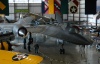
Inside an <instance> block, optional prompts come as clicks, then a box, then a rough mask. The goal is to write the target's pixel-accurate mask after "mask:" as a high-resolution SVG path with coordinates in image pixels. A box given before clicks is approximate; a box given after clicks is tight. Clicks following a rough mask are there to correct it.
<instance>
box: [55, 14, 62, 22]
mask: <svg viewBox="0 0 100 64" xmlns="http://www.w3.org/2000/svg"><path fill="white" fill-rule="evenodd" d="M55 18H56V20H57V22H58V23H63V19H62V16H61V14H59V13H58V12H56V13H55Z"/></svg>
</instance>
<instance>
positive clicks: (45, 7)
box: [41, 0, 49, 14]
mask: <svg viewBox="0 0 100 64" xmlns="http://www.w3.org/2000/svg"><path fill="white" fill-rule="evenodd" d="M41 6H42V7H41V9H42V14H48V10H49V7H48V0H43V1H42V3H41Z"/></svg>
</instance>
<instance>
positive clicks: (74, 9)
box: [69, 0, 79, 14]
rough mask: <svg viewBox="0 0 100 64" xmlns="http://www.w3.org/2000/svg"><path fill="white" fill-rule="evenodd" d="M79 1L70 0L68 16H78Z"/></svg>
mask: <svg viewBox="0 0 100 64" xmlns="http://www.w3.org/2000/svg"><path fill="white" fill-rule="evenodd" d="M78 5H79V1H78V0H71V1H70V2H69V14H78V10H79V7H78Z"/></svg>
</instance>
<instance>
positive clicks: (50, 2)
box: [48, 0, 54, 14]
mask: <svg viewBox="0 0 100 64" xmlns="http://www.w3.org/2000/svg"><path fill="white" fill-rule="evenodd" d="M48 4H49V14H54V0H48Z"/></svg>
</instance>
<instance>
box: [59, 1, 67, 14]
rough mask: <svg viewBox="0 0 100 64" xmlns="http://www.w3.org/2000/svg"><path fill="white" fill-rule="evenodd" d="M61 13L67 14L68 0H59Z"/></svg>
mask: <svg viewBox="0 0 100 64" xmlns="http://www.w3.org/2000/svg"><path fill="white" fill-rule="evenodd" d="M60 10H61V14H68V0H61V9H60Z"/></svg>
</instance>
